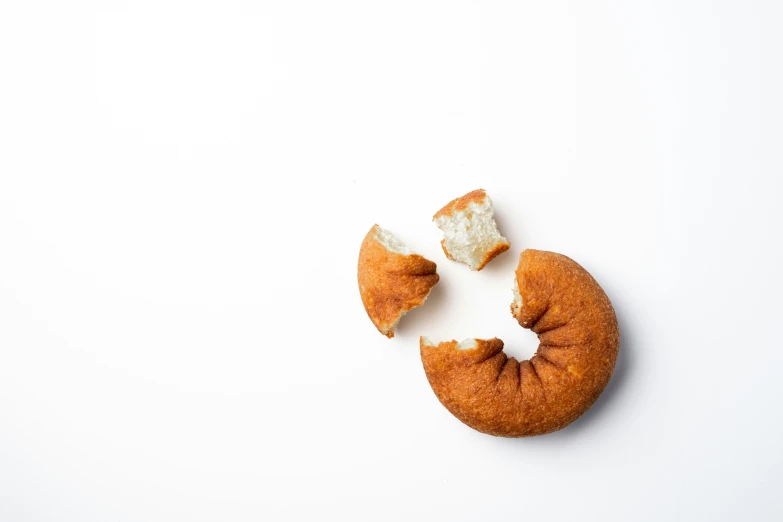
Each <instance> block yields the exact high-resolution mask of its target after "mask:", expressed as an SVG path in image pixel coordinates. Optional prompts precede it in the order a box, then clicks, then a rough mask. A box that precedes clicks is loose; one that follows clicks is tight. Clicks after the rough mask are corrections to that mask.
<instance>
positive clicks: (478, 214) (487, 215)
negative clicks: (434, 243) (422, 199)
mask: <svg viewBox="0 0 783 522" xmlns="http://www.w3.org/2000/svg"><path fill="white" fill-rule="evenodd" d="M435 224H436V225H438V228H440V229H441V230H442V231H443V241H444V246H445V247H446V250H448V252H449V254H450V255H451V257H453V258H454V259H455V260H457V261H460V262H462V263H465V264H466V265H468V266H469V267H470V268H471V270H477V269H478V267H479V266H481V263H482V261H483V260H484V258H485V257H486V255H487V253H488V252H490V251H491V250H492V249H493V248H495V246H496V245H498V244H502V243H508V241H506V238H504V237H503V236H501V235H500V232H498V227H497V225H496V224H495V219H494V217H493V209H492V201H491V200H490V199H489V196H486V197H485V198H484V201H482V202H481V203H477V202H475V201H471V202H470V203H468V206H467V207H466V208H465V209H463V210H460V211H456V212H453V213H452V215H450V216H445V215H442V216H439V217H438V218H436V219H435Z"/></svg>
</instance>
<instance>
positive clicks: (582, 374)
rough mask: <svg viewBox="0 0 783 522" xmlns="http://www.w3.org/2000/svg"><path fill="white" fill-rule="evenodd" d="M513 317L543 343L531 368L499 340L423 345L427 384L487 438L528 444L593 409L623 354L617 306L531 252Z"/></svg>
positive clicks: (558, 263) (523, 263)
mask: <svg viewBox="0 0 783 522" xmlns="http://www.w3.org/2000/svg"><path fill="white" fill-rule="evenodd" d="M511 312H512V315H513V316H514V318H515V319H516V320H517V321H518V322H519V324H520V325H521V326H522V327H524V328H529V329H530V330H532V331H533V332H535V333H536V334H537V335H538V339H539V346H538V350H537V351H536V354H535V355H534V356H533V357H532V358H531V359H530V360H527V361H522V362H517V361H516V359H514V358H513V357H511V358H509V357H507V356H506V354H505V353H503V341H501V340H500V339H489V340H483V339H467V340H465V341H462V342H461V343H457V342H456V341H449V342H443V343H440V344H438V345H435V344H434V343H433V342H431V341H430V340H429V339H427V338H426V337H421V340H420V351H421V360H422V363H423V365H424V372H425V373H426V375H427V380H428V381H429V383H430V386H431V387H432V390H433V391H434V392H435V395H436V396H437V397H438V400H440V402H441V403H442V404H443V405H444V406H445V407H446V408H447V409H448V410H449V411H450V412H451V413H452V414H453V415H454V416H455V417H457V418H458V419H459V420H461V421H462V422H464V423H465V424H467V425H468V426H470V427H471V428H474V429H476V430H478V431H480V432H483V433H488V434H490V435H496V436H501V437H528V436H532V435H542V434H545V433H551V432H553V431H557V430H559V429H562V428H564V427H566V426H568V425H569V424H570V423H572V422H573V421H574V420H576V419H577V418H578V417H579V416H580V415H582V414H583V413H584V412H585V411H587V410H588V409H589V408H590V406H592V405H593V403H594V402H595V401H596V399H597V398H598V396H599V395H600V394H601V392H602V391H603V390H604V388H605V387H606V385H607V383H608V382H609V379H610V378H611V376H612V372H613V370H614V366H615V361H616V360H617V354H618V350H619V346H620V334H619V330H618V326H617V318H616V317H615V313H614V309H613V308H612V304H611V303H610V302H609V298H608V297H607V296H606V294H605V293H604V291H603V290H602V289H601V287H600V286H599V285H598V283H597V282H596V281H595V279H593V277H592V276H591V275H590V274H589V273H588V272H587V271H586V270H585V269H584V268H582V267H581V266H580V265H579V264H577V263H576V262H575V261H573V260H572V259H570V258H568V257H566V256H564V255H561V254H556V253H554V252H544V251H539V250H525V251H524V252H522V254H521V255H520V258H519V266H518V267H517V270H516V278H515V281H514V302H513V303H512V305H511Z"/></svg>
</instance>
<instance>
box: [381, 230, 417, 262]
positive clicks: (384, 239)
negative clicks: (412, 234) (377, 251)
mask: <svg viewBox="0 0 783 522" xmlns="http://www.w3.org/2000/svg"><path fill="white" fill-rule="evenodd" d="M375 239H377V240H378V242H379V243H380V244H382V245H383V246H384V247H386V250H389V251H391V252H396V253H397V254H402V255H404V256H409V255H411V254H412V253H413V252H411V250H410V249H409V248H408V247H407V246H405V243H403V242H402V241H400V239H399V238H398V237H397V236H395V235H394V234H392V233H391V232H389V231H388V230H384V229H382V228H381V227H378V229H377V230H376V231H375Z"/></svg>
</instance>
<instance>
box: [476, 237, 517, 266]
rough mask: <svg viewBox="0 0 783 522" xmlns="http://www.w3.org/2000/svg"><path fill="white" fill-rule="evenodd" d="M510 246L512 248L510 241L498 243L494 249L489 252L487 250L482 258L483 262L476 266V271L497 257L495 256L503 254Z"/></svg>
mask: <svg viewBox="0 0 783 522" xmlns="http://www.w3.org/2000/svg"><path fill="white" fill-rule="evenodd" d="M509 248H511V244H510V243H498V244H496V245H495V246H494V247H492V250H490V251H489V252H487V253H486V254H485V255H484V259H482V260H481V264H480V265H479V266H478V268H476V271H479V270H481V269H482V268H484V267H485V266H487V263H489V262H490V261H492V260H493V259H495V257H497V256H499V255H500V254H502V253H503V252H505V251H506V250H508V249H509Z"/></svg>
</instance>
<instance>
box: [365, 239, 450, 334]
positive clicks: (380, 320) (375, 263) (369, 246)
mask: <svg viewBox="0 0 783 522" xmlns="http://www.w3.org/2000/svg"><path fill="white" fill-rule="evenodd" d="M377 230H378V225H374V226H373V227H372V228H371V229H370V231H369V232H367V235H366V236H365V237H364V241H362V247H361V249H360V250H359V269H358V279H359V293H360V294H361V296H362V303H363V304H364V309H365V310H366V311H367V315H368V316H369V317H370V320H371V321H372V322H373V324H374V325H375V327H376V328H377V329H378V331H379V332H381V333H382V334H383V335H385V336H386V337H389V338H391V337H394V331H393V329H392V327H393V326H394V324H395V323H396V322H397V321H398V320H399V318H400V317H401V316H402V314H403V313H405V312H407V311H409V310H411V309H412V308H415V307H417V306H421V305H422V304H424V300H425V299H426V298H427V295H428V294H429V293H430V290H432V287H433V286H435V284H436V283H437V282H438V279H439V276H438V274H436V273H435V269H436V268H437V267H436V265H435V263H433V262H432V261H430V260H428V259H425V258H423V257H422V256H420V255H418V254H411V255H403V254H398V253H396V252H391V251H389V250H388V249H387V248H386V247H385V246H383V245H382V244H381V243H380V242H379V241H378V240H377V239H376V238H375V234H376V232H377Z"/></svg>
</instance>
